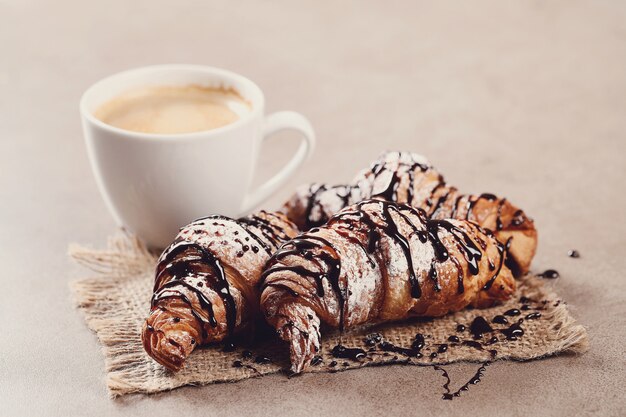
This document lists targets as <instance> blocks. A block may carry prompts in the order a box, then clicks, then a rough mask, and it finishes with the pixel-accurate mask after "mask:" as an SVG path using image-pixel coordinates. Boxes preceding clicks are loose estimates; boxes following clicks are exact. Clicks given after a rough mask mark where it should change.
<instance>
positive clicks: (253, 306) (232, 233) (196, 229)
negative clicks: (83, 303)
mask: <svg viewBox="0 0 626 417" xmlns="http://www.w3.org/2000/svg"><path fill="white" fill-rule="evenodd" d="M297 233H298V230H297V228H296V226H295V225H294V224H293V223H291V222H290V221H289V220H287V218H286V217H285V216H284V215H283V214H277V213H268V212H264V211H261V212H259V213H256V214H253V215H250V216H248V217H244V218H241V219H239V220H233V219H230V218H228V217H223V216H210V217H206V218H203V219H199V220H196V221H194V222H193V223H191V224H189V225H187V226H185V227H183V228H182V229H181V230H180V233H179V234H178V236H177V237H176V239H175V240H174V242H173V243H172V244H171V245H170V246H169V247H168V248H167V249H166V250H165V251H164V252H163V254H162V255H161V257H160V258H159V261H158V264H157V267H156V278H155V283H154V294H153V297H152V303H151V309H150V315H149V316H148V318H147V319H146V322H145V324H144V327H143V332H142V336H141V338H142V341H143V346H144V349H145V350H146V352H147V353H148V355H150V356H151V357H152V358H154V359H155V360H156V361H157V362H159V363H160V364H162V365H164V366H166V367H167V368H169V369H171V370H174V371H175V370H178V369H180V368H181V367H182V366H183V363H184V361H185V359H186V358H187V357H188V356H189V354H190V353H191V352H192V351H193V349H194V348H195V347H196V346H197V345H203V344H207V343H211V342H218V341H221V340H224V339H225V338H227V337H230V336H233V335H235V334H237V333H240V332H241V331H242V330H243V329H245V328H246V327H247V326H249V325H250V324H252V322H253V321H254V320H255V318H256V317H257V316H258V298H259V293H258V290H257V288H258V287H257V284H258V280H259V278H260V276H261V273H262V270H263V266H264V265H265V262H266V261H267V260H268V259H269V257H270V255H272V254H273V253H274V251H275V250H276V249H277V248H278V246H280V244H282V243H283V242H285V241H287V240H289V239H290V238H292V237H294V236H295V235H296V234H297Z"/></svg>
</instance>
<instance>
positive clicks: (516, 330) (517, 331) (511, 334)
mask: <svg viewBox="0 0 626 417" xmlns="http://www.w3.org/2000/svg"><path fill="white" fill-rule="evenodd" d="M500 331H501V332H502V334H504V335H505V336H506V338H507V339H508V340H517V339H519V338H520V337H522V336H523V335H524V329H522V326H520V323H519V322H517V323H513V324H512V325H511V327H509V328H508V329H504V330H500Z"/></svg>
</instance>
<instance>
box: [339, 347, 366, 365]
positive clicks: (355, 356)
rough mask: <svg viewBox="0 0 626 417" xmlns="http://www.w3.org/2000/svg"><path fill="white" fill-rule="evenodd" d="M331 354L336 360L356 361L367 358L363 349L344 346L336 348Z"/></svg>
mask: <svg viewBox="0 0 626 417" xmlns="http://www.w3.org/2000/svg"><path fill="white" fill-rule="evenodd" d="M331 353H332V355H333V356H334V357H335V358H341V359H352V360H355V361H356V360H361V359H364V358H365V356H366V353H365V351H364V350H363V349H361V348H349V347H345V346H343V345H337V346H335V347H334V348H333V350H332V352H331Z"/></svg>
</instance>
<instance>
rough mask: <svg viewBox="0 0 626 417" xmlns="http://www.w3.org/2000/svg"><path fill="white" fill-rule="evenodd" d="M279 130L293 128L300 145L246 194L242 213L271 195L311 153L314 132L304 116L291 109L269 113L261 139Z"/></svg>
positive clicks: (313, 144) (313, 145)
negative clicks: (272, 172)
mask: <svg viewBox="0 0 626 417" xmlns="http://www.w3.org/2000/svg"><path fill="white" fill-rule="evenodd" d="M281 130H293V131H296V132H298V133H300V141H301V142H300V146H299V147H298V150H297V151H296V153H295V155H294V156H293V157H292V158H291V160H290V161H289V162H288V163H287V164H286V165H285V166H284V167H283V169H281V170H280V171H279V172H277V173H276V174H274V176H273V177H272V178H270V179H269V180H267V181H266V182H265V184H263V185H261V186H260V187H259V188H257V189H256V190H255V191H253V192H252V193H250V194H248V195H247V196H246V198H245V199H244V202H243V205H242V209H241V211H242V212H243V213H247V212H249V211H251V210H252V209H253V208H255V207H256V206H258V205H259V204H261V203H262V202H263V201H264V200H265V199H267V198H268V197H269V196H270V195H272V194H273V193H274V192H275V191H276V190H277V189H278V188H280V187H281V186H282V185H283V184H284V183H285V182H286V181H287V180H288V179H289V177H290V176H291V175H292V174H293V173H294V172H295V171H296V169H298V168H299V167H300V165H302V163H303V162H304V161H306V160H307V158H308V157H309V156H310V155H311V154H312V153H313V149H314V148H315V132H314V131H313V127H312V126H311V123H310V122H309V121H308V120H307V118H306V117H304V116H303V115H301V114H300V113H296V112H293V111H279V112H276V113H272V114H270V115H269V116H267V117H266V118H265V127H264V129H263V138H262V140H263V141H265V139H267V138H268V137H270V136H271V135H273V134H274V133H277V132H279V131H281Z"/></svg>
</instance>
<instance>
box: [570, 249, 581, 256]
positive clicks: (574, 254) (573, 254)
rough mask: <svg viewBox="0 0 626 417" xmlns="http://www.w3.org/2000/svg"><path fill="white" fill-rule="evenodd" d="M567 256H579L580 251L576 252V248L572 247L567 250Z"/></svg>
mask: <svg viewBox="0 0 626 417" xmlns="http://www.w3.org/2000/svg"><path fill="white" fill-rule="evenodd" d="M567 256H569V257H570V258H580V252H578V251H577V250H576V249H572V250H570V251H567Z"/></svg>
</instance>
